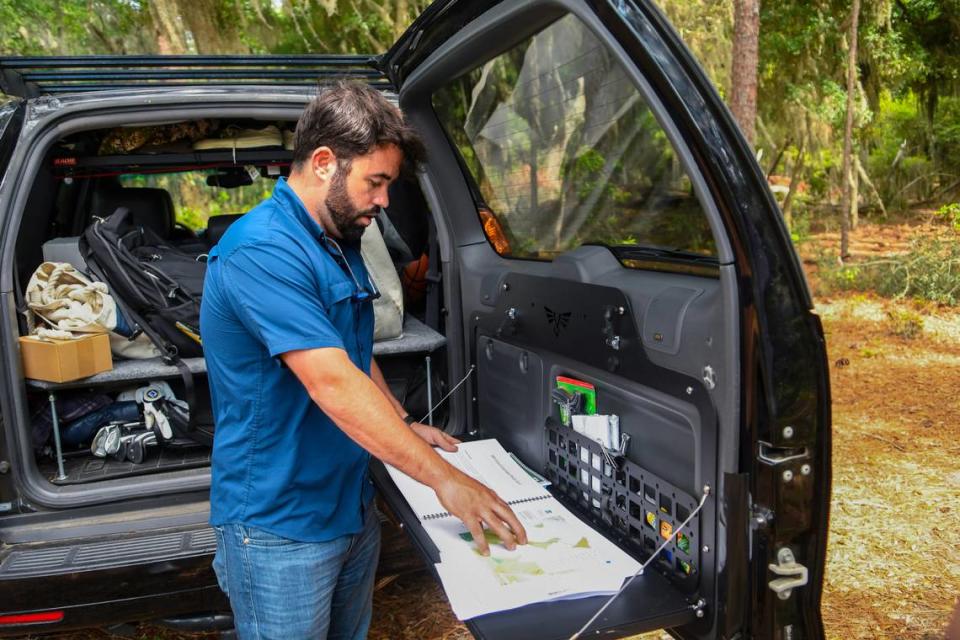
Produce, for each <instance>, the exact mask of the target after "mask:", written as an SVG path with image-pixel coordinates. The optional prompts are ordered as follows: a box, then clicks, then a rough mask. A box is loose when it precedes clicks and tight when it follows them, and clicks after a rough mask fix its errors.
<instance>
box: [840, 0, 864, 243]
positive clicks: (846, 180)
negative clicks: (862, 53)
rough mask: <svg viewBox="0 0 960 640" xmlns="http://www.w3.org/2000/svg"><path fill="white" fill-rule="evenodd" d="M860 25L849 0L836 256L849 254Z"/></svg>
mask: <svg viewBox="0 0 960 640" xmlns="http://www.w3.org/2000/svg"><path fill="white" fill-rule="evenodd" d="M859 27H860V0H853V8H852V9H851V11H850V34H849V36H848V37H847V41H848V47H847V48H848V52H847V125H846V128H845V129H844V132H843V171H842V176H841V179H840V181H841V184H842V187H843V196H842V198H841V200H840V259H841V260H844V259H846V258H848V257H850V226H851V223H852V220H853V218H852V216H851V215H850V208H851V207H852V206H856V202H852V197H853V195H854V188H853V175H852V174H853V116H854V109H855V106H856V105H855V102H854V97H855V94H856V91H857V33H858V31H859Z"/></svg>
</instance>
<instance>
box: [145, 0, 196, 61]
mask: <svg viewBox="0 0 960 640" xmlns="http://www.w3.org/2000/svg"><path fill="white" fill-rule="evenodd" d="M147 7H148V8H149V10H150V18H151V20H153V32H154V34H155V36H156V38H157V51H159V52H160V53H161V54H164V55H176V54H183V53H187V43H186V41H185V40H184V39H183V32H182V30H181V29H180V27H179V25H177V15H178V13H179V11H178V9H177V2H176V0H154V1H153V2H148V3H147Z"/></svg>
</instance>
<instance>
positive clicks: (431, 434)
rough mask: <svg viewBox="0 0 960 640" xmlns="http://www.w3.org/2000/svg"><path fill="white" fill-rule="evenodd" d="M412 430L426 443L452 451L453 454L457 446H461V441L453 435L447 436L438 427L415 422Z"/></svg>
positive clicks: (411, 426)
mask: <svg viewBox="0 0 960 640" xmlns="http://www.w3.org/2000/svg"><path fill="white" fill-rule="evenodd" d="M410 428H411V429H413V432H414V433H415V434H417V435H418V436H420V438H421V439H422V440H423V441H424V442H426V443H427V444H429V445H431V446H434V447H440V448H441V449H443V450H444V451H450V452H451V453H452V452H454V451H456V450H457V445H458V444H460V441H459V440H457V439H456V438H454V437H453V436H451V435H447V434H446V433H444V432H443V431H441V430H440V429H437V428H436V427H431V426H429V425H425V424H420V423H419V422H414V423H412V424H411V425H410Z"/></svg>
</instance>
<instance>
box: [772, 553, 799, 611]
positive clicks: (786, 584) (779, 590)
mask: <svg viewBox="0 0 960 640" xmlns="http://www.w3.org/2000/svg"><path fill="white" fill-rule="evenodd" d="M767 566H768V568H769V569H770V571H771V572H773V573H774V575H777V576H781V577H779V578H774V579H773V580H771V581H770V584H769V586H770V589H771V590H772V591H773V592H774V593H776V594H777V597H778V598H780V599H781V600H787V599H788V598H790V595H791V594H792V593H793V590H794V589H796V588H797V587H802V586H804V585H805V584H807V580H808V578H809V576H808V573H809V572H808V571H807V568H806V567H805V566H803V565H802V564H799V563H797V559H796V558H795V557H794V556H793V551H791V550H790V549H789V548H788V547H783V548H782V549H780V551H778V552H777V564H770V565H767Z"/></svg>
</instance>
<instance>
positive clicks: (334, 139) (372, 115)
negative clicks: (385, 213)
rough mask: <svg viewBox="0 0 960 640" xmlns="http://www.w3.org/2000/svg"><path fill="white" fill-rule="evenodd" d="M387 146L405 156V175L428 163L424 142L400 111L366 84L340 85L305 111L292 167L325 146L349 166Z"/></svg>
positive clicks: (324, 94) (349, 83)
mask: <svg viewBox="0 0 960 640" xmlns="http://www.w3.org/2000/svg"><path fill="white" fill-rule="evenodd" d="M386 144H394V145H396V146H397V147H399V148H400V151H402V152H403V158H404V170H405V171H406V172H409V171H411V170H414V171H415V170H416V169H417V168H418V167H419V166H420V165H421V164H422V163H423V161H424V160H425V158H426V151H425V149H424V147H423V141H422V140H421V139H420V136H419V135H418V134H417V132H416V131H414V129H413V128H412V127H410V126H409V125H407V124H406V122H404V120H403V115H402V114H401V113H400V109H398V108H397V107H395V106H394V105H392V104H390V102H389V101H387V99H386V98H384V97H383V95H382V94H381V93H380V92H379V91H377V90H376V89H373V88H371V87H369V86H367V85H365V84H361V83H359V82H338V83H337V84H335V85H333V86H332V87H330V88H329V89H326V90H324V91H322V92H321V93H320V94H319V95H318V96H317V97H316V98H314V99H313V100H311V101H310V104H308V105H307V107H306V108H305V109H304V110H303V115H301V116H300V120H299V121H298V122H297V130H296V133H295V136H294V143H293V164H294V165H295V166H297V167H300V166H302V165H303V163H304V162H306V161H307V160H309V159H310V156H311V155H312V154H313V152H314V150H315V149H317V148H318V147H324V146H326V147H330V149H332V150H333V152H334V154H336V156H337V160H338V161H339V162H340V163H343V164H344V165H345V166H347V167H349V164H350V161H351V160H353V158H355V157H357V156H361V155H365V154H367V153H370V152H372V151H373V150H374V149H376V147H379V146H382V145H386Z"/></svg>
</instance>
